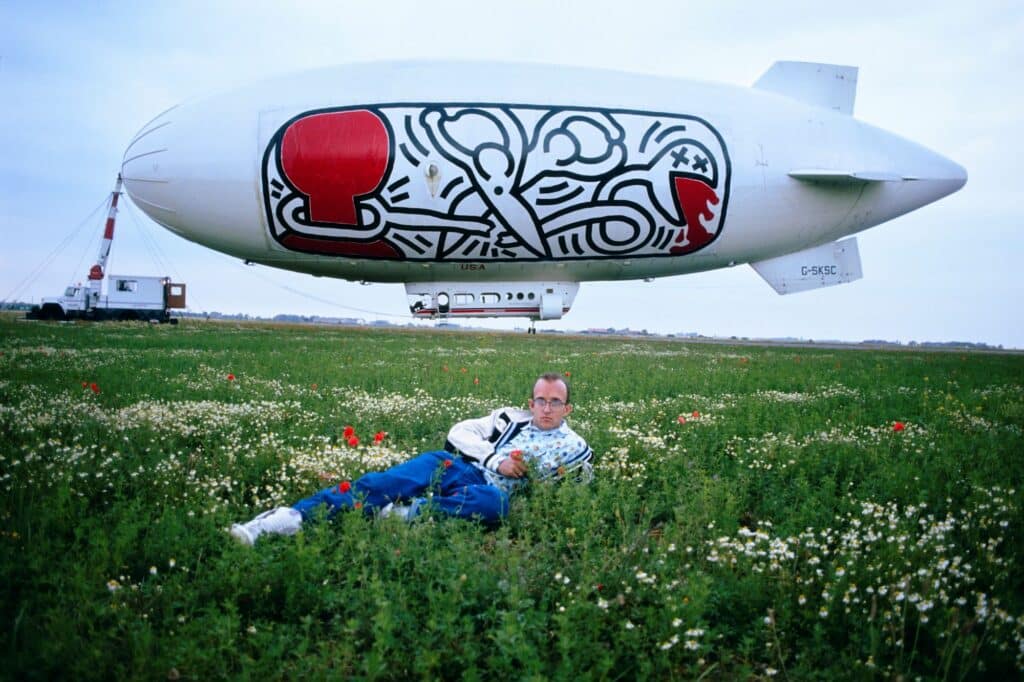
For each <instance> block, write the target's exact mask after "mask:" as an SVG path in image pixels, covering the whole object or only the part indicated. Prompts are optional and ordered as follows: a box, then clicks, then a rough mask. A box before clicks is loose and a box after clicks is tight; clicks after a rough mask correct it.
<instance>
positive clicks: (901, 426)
mask: <svg viewBox="0 0 1024 682" xmlns="http://www.w3.org/2000/svg"><path fill="white" fill-rule="evenodd" d="M905 428H907V427H906V425H905V424H904V423H903V422H893V423H892V430H893V431H896V432H899V431H902V430H903V429H905Z"/></svg>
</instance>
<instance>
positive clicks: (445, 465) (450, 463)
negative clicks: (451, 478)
mask: <svg viewBox="0 0 1024 682" xmlns="http://www.w3.org/2000/svg"><path fill="white" fill-rule="evenodd" d="M451 465H452V461H451V460H450V459H446V460H445V461H444V468H445V469H447V468H448V467H450V466H451Z"/></svg>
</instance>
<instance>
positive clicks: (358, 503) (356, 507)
mask: <svg viewBox="0 0 1024 682" xmlns="http://www.w3.org/2000/svg"><path fill="white" fill-rule="evenodd" d="M352 508H353V509H362V508H363V503H362V502H356V503H354V504H353V505H352Z"/></svg>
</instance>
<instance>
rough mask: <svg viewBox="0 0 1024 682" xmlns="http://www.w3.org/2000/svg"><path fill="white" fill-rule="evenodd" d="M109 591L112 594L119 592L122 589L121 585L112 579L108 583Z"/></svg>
mask: <svg viewBox="0 0 1024 682" xmlns="http://www.w3.org/2000/svg"><path fill="white" fill-rule="evenodd" d="M107 589H108V590H110V592H111V593H114V592H117V591H118V590H120V589H121V583H119V582H117V581H116V580H114V579H113V578H111V579H110V580H108V581H107Z"/></svg>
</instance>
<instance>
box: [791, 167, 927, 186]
mask: <svg viewBox="0 0 1024 682" xmlns="http://www.w3.org/2000/svg"><path fill="white" fill-rule="evenodd" d="M789 177H791V178H796V179H797V180H804V181H807V182H831V183H836V184H847V183H857V182H902V181H903V180H913V179H914V178H911V177H906V176H903V175H898V174H896V173H886V172H884V171H870V170H862V171H850V170H826V169H824V168H800V169H798V170H791V171H789Z"/></svg>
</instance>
